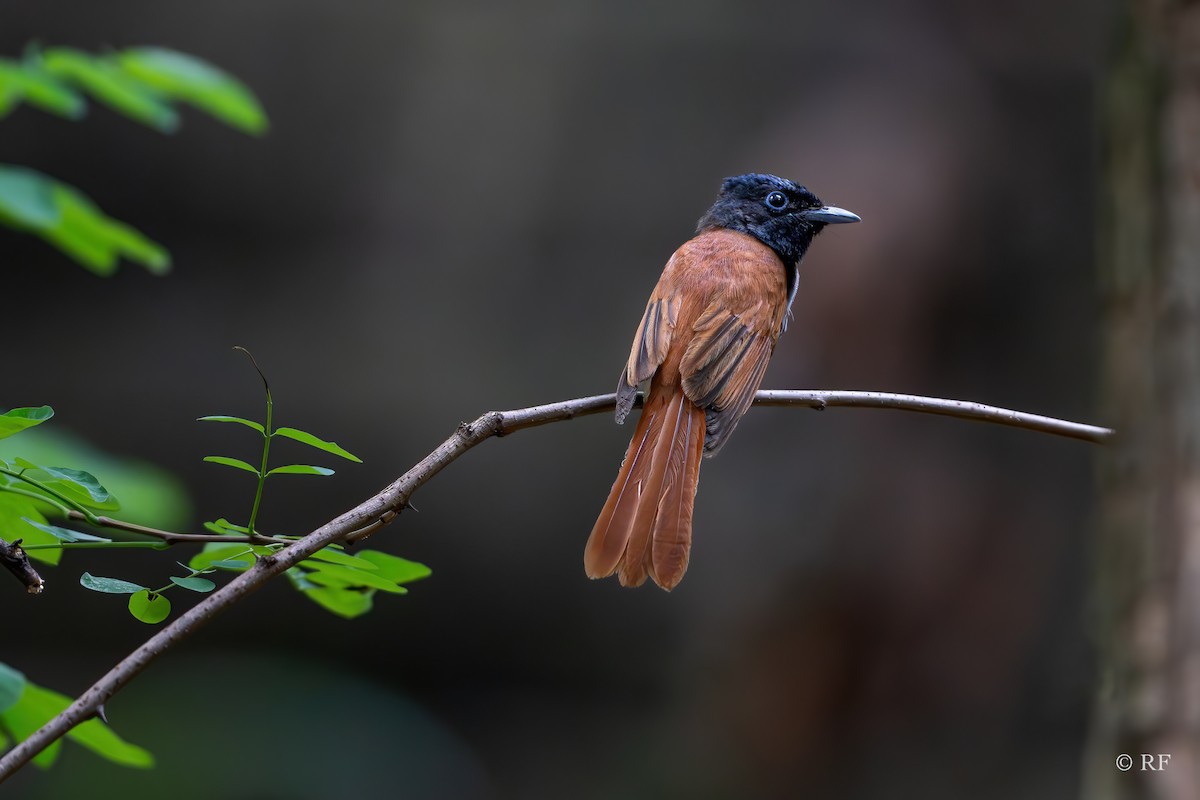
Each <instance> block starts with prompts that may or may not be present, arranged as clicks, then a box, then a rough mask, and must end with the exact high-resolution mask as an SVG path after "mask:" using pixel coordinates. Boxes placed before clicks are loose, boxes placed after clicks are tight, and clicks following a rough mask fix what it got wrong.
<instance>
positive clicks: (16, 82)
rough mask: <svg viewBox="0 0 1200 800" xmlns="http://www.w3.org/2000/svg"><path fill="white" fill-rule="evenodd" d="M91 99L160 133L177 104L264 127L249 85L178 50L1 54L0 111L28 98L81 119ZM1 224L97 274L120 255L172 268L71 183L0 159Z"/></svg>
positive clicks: (240, 125) (159, 251)
mask: <svg viewBox="0 0 1200 800" xmlns="http://www.w3.org/2000/svg"><path fill="white" fill-rule="evenodd" d="M88 98H90V99H92V100H94V101H96V102H98V103H102V104H104V105H106V106H108V107H109V108H111V109H112V110H114V111H116V112H118V113H120V114H123V115H124V116H126V117H129V118H130V119H132V120H135V121H137V122H140V123H142V124H143V125H147V126H149V127H151V128H154V129H155V130H158V131H161V132H162V133H173V132H174V131H175V130H176V129H177V128H178V127H179V111H178V109H177V108H176V106H177V105H178V104H181V103H183V104H188V105H191V106H193V107H195V108H198V109H200V110H201V111H204V112H205V113H208V114H210V115H212V116H213V117H215V118H216V119H218V120H220V121H221V122H223V123H225V124H226V125H229V126H231V127H233V128H235V129H237V130H240V131H242V132H244V133H248V134H252V135H261V134H262V133H265V132H266V130H267V127H268V121H267V115H266V113H265V112H264V111H263V108H262V105H261V104H260V103H259V101H258V98H257V97H255V95H254V93H253V92H252V91H250V89H248V88H247V87H246V86H245V85H243V84H242V83H241V82H239V81H238V80H237V79H236V78H234V77H232V76H231V75H229V74H228V73H226V72H223V71H222V70H220V69H218V68H217V67H215V66H213V65H212V64H209V63H208V62H206V61H204V60H202V59H199V58H196V57H195V56H191V55H187V54H186V53H180V52H177V51H175V50H168V49H166V48H161V47H132V48H126V49H124V50H117V51H113V52H109V53H102V54H99V55H92V54H90V53H85V52H83V51H82V50H76V49H73V48H69V47H52V48H46V49H40V48H37V47H29V48H27V50H26V52H25V54H24V56H23V57H22V58H21V60H19V61H15V60H12V59H0V118H3V117H4V116H6V115H8V114H9V113H11V112H12V111H13V110H14V109H16V108H17V107H19V106H20V105H21V104H26V105H29V106H32V107H34V108H38V109H41V110H42V111H46V112H49V113H51V114H55V115H57V116H60V117H64V118H66V119H71V120H79V119H82V118H83V117H84V116H85V115H86V114H87V110H88ZM0 224H3V225H6V226H7V227H10V228H14V229H16V230H20V231H25V232H27V233H31V234H33V235H35V236H39V237H41V238H42V239H44V240H45V241H46V242H48V243H50V244H51V245H53V246H54V247H57V248H58V249H59V250H60V251H62V252H63V253H65V254H66V255H68V256H69V257H71V258H72V259H74V260H75V261H76V262H78V263H79V264H81V265H83V266H84V267H86V268H87V269H89V270H91V271H92V272H94V273H95V274H97V275H111V274H112V273H113V272H115V271H116V269H117V266H118V265H119V264H120V261H121V260H122V259H125V260H128V261H131V262H133V263H135V264H140V265H142V266H143V267H145V268H146V269H148V270H149V271H151V272H154V273H156V274H161V273H163V272H166V271H167V270H168V269H169V268H170V265H171V258H170V254H169V253H168V252H167V250H166V249H165V248H164V247H163V246H162V245H160V244H157V243H155V242H154V241H152V240H150V239H149V238H147V237H146V236H145V235H144V234H142V233H141V232H140V231H138V230H137V229H135V228H133V227H132V226H130V225H128V224H126V223H123V222H120V221H118V220H115V219H113V218H112V217H109V216H108V215H106V214H105V213H104V212H103V211H101V210H100V208H99V207H98V206H97V205H96V204H95V203H94V202H92V201H91V200H90V199H89V198H88V197H87V196H86V195H85V194H84V193H83V192H81V191H79V190H78V189H75V188H74V187H71V186H68V185H67V184H65V183H62V182H60V181H57V180H55V179H54V178H51V177H49V176H47V175H43V174H42V173H40V172H37V171H35V170H32V169H28V168H26V167H21V166H17V165H12V164H0Z"/></svg>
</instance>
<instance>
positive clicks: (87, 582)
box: [79, 572, 146, 594]
mask: <svg viewBox="0 0 1200 800" xmlns="http://www.w3.org/2000/svg"><path fill="white" fill-rule="evenodd" d="M79 583H80V585H81V586H83V588H85V589H91V590H92V591H93V592H105V593H106V594H132V593H133V592H140V591H141V592H144V591H145V590H146V587H145V586H141V585H140V584H136V583H130V582H129V581H123V580H120V579H119V578H99V577H96V576H95V575H92V574H91V573H88V572H85V573H83V575H81V576H80V577H79Z"/></svg>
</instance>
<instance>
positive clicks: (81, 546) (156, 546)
mask: <svg viewBox="0 0 1200 800" xmlns="http://www.w3.org/2000/svg"><path fill="white" fill-rule="evenodd" d="M170 546H171V545H170V544H169V543H168V542H54V543H52V544H24V543H22V544H21V549H22V550H119V549H122V548H134V547H143V548H147V549H150V550H166V549H167V548H168V547H170Z"/></svg>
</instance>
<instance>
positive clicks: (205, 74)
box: [117, 47, 267, 134]
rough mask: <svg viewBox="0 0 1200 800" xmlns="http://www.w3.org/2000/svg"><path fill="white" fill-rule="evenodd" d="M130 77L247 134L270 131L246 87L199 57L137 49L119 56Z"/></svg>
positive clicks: (123, 52)
mask: <svg viewBox="0 0 1200 800" xmlns="http://www.w3.org/2000/svg"><path fill="white" fill-rule="evenodd" d="M117 62H118V63H119V64H120V65H121V67H122V68H123V69H124V70H125V71H126V72H127V73H128V74H130V75H132V76H133V77H135V78H137V79H138V80H140V81H142V82H144V83H146V84H147V85H148V86H150V87H152V88H154V89H156V90H158V91H160V92H162V93H164V94H167V95H171V96H173V97H178V98H179V99H180V100H185V101H187V102H189V103H191V104H192V105H194V106H196V107H197V108H199V109H202V110H204V111H207V112H208V113H209V114H212V115H213V116H214V117H216V118H217V119H219V120H221V121H223V122H225V123H226V124H227V125H230V126H232V127H234V128H237V129H239V130H242V131H245V132H246V133H253V134H259V133H262V132H264V131H265V130H266V129H267V115H266V113H265V112H264V111H263V109H262V105H261V104H260V103H259V102H258V98H257V97H255V96H254V93H253V92H251V91H250V90H249V89H248V88H246V86H245V85H243V84H242V83H241V82H239V81H238V80H237V79H235V78H234V77H233V76H231V75H229V74H228V73H226V72H224V71H222V70H220V69H218V68H217V67H214V66H213V65H212V64H210V63H208V62H207V61H203V60H201V59H199V58H196V57H195V56H191V55H187V54H185V53H180V52H178V51H176V50H168V49H166V48H163V47H135V48H130V49H128V50H123V51H121V52H120V53H119V54H118V55H117Z"/></svg>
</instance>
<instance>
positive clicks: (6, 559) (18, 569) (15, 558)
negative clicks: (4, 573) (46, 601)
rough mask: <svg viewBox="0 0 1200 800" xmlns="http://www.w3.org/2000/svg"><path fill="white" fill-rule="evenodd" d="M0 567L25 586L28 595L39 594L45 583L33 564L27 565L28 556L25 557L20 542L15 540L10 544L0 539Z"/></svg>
mask: <svg viewBox="0 0 1200 800" xmlns="http://www.w3.org/2000/svg"><path fill="white" fill-rule="evenodd" d="M0 566H3V567H4V568H5V569H6V570H8V571H9V572H11V573H12V574H13V575H15V576H16V578H17V580H19V581H20V582H21V583H23V584H25V591H27V592H29V593H30V594H41V593H42V589H44V588H45V586H46V583H45V581H43V580H42V576H41V575H38V573H37V570H36V569H34V568H33V564H30V563H29V556H27V555H25V550H24V548H22V547H21V540H20V539H17V540H16V541H15V542H13V543H12V544H9V543H8V542H6V541H4V540H3V539H0Z"/></svg>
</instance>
